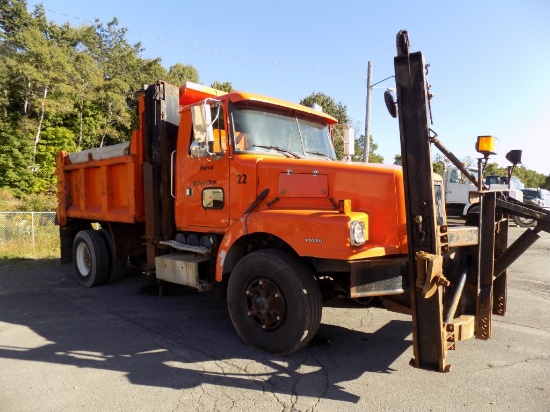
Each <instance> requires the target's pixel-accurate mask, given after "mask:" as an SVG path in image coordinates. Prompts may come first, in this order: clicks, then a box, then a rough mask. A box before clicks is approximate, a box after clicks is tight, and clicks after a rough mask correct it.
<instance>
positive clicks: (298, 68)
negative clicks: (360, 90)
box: [46, 9, 364, 80]
mask: <svg viewBox="0 0 550 412" xmlns="http://www.w3.org/2000/svg"><path fill="white" fill-rule="evenodd" d="M46 11H47V12H50V13H54V14H59V15H61V16H65V17H68V18H70V19H76V20H80V21H83V22H85V23H90V24H94V23H95V22H92V21H90V20H87V19H83V18H80V17H76V16H71V15H68V14H66V13H62V12H58V11H55V10H52V9H46ZM126 31H127V32H128V33H132V34H134V35H136V36H140V37H145V38H148V39H151V40H155V41H159V42H163V43H167V44H173V45H176V46H181V47H186V48H189V49H193V50H197V51H201V52H205V53H211V54H216V55H219V56H225V57H231V58H234V59H240V60H245V61H250V62H254V63H261V64H268V65H272V66H277V67H283V68H285V69H293V70H300V71H307V72H313V73H320V74H327V75H331V76H342V77H353V78H358V79H363V80H364V77H363V76H360V75H355V74H349V73H337V72H330V71H326V70H319V69H313V68H306V67H301V66H294V65H290V64H285V63H278V62H273V61H269V60H263V59H257V58H254V57H247V56H241V55H238V54H233V53H227V52H223V51H220V50H214V49H208V48H205V47H200V46H196V45H193V44H188V43H182V42H178V41H173V40H168V39H163V38H161V37H155V36H150V35H148V34H143V33H138V32H135V31H133V30H129V29H127V28H126Z"/></svg>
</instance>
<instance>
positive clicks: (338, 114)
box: [300, 92, 350, 124]
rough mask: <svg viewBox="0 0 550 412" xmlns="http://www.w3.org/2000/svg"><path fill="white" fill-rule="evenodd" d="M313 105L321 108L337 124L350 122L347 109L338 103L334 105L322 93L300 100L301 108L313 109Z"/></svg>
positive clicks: (328, 97) (332, 100)
mask: <svg viewBox="0 0 550 412" xmlns="http://www.w3.org/2000/svg"><path fill="white" fill-rule="evenodd" d="M315 103H317V104H318V105H319V106H321V107H322V108H323V112H325V113H327V114H328V115H330V116H332V117H334V118H335V119H336V120H338V123H341V124H344V123H348V122H349V121H350V118H349V116H348V113H347V107H346V106H345V105H343V104H342V103H340V102H338V103H336V102H335V101H334V99H333V98H332V97H330V96H327V95H326V94H324V93H320V92H317V93H312V94H310V95H309V96H307V97H305V98H303V99H302V100H300V104H301V105H302V106H307V107H313V105H314V104H315Z"/></svg>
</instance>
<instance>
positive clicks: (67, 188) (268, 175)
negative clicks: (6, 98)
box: [57, 83, 407, 281]
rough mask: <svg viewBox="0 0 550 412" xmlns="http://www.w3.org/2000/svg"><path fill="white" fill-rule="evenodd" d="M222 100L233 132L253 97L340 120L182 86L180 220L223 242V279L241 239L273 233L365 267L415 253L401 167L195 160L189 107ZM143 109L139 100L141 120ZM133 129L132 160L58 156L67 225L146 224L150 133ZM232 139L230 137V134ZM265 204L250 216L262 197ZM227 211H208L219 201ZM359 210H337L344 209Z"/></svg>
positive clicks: (245, 156) (247, 158)
mask: <svg viewBox="0 0 550 412" xmlns="http://www.w3.org/2000/svg"><path fill="white" fill-rule="evenodd" d="M208 97H210V98H216V99H217V100H219V101H221V103H222V107H223V115H224V117H225V118H224V119H223V120H224V124H225V125H226V126H227V125H230V119H229V118H228V112H229V110H228V102H236V101H239V100H251V101H255V102H256V104H275V105H278V106H280V107H283V108H287V109H290V110H298V111H300V112H302V113H307V114H309V115H315V116H317V117H320V118H323V119H324V121H326V122H327V123H329V124H332V123H335V122H336V120H335V119H334V118H332V117H331V116H329V115H327V114H324V113H322V112H318V111H315V110H313V109H309V108H305V107H303V106H300V105H296V104H293V103H289V102H283V101H281V100H277V99H271V98H268V97H265V96H261V95H256V94H251V93H242V92H234V93H223V92H217V91H215V90H214V89H211V88H208V87H204V86H199V85H194V84H192V83H187V84H186V85H185V86H183V87H181V88H180V122H179V129H178V139H177V152H176V154H175V162H174V170H173V176H174V193H175V200H174V220H175V225H176V228H177V230H178V231H190V232H195V233H197V232H198V233H217V234H220V235H223V240H222V242H221V244H220V247H219V251H218V258H217V264H216V280H218V281H219V280H221V277H222V268H223V260H224V257H225V256H226V255H227V253H229V250H230V249H231V247H232V246H233V245H234V243H235V242H236V241H237V240H238V239H239V238H241V237H242V236H246V235H250V234H253V233H268V234H271V235H273V236H276V237H278V238H280V239H281V240H283V241H284V242H286V243H287V244H288V245H289V246H291V247H292V248H293V249H294V250H295V251H296V252H297V253H298V254H299V255H301V256H310V257H318V258H326V259H339V260H346V261H351V260H359V259H367V258H372V257H381V256H388V255H394V256H395V255H402V254H406V253H407V236H406V216H405V208H404V205H405V199H404V190H403V173H402V170H401V168H400V167H397V166H395V167H394V166H387V165H376V164H363V163H345V162H333V161H326V160H324V159H294V158H287V157H283V156H269V155H268V154H267V153H262V152H258V153H242V152H240V153H239V152H235V150H234V143H233V142H231V141H228V140H227V134H225V135H224V136H225V139H223V141H222V145H226V148H227V152H226V153H225V155H224V156H221V157H220V158H217V159H214V158H212V157H203V158H193V157H191V156H190V152H189V147H190V143H191V136H192V118H191V113H190V108H189V105H192V104H197V103H199V102H200V101H202V100H203V99H205V98H208ZM143 110H144V102H143V99H141V100H140V113H141V116H140V119H142V122H143V119H144V117H145V116H144V115H143ZM143 129H144V127H143V125H142V127H141V129H140V130H137V131H135V132H134V134H133V136H132V140H131V144H130V153H129V154H128V155H124V156H118V157H114V158H110V159H104V160H90V161H87V162H83V163H75V164H71V163H70V160H69V158H68V156H67V154H66V153H60V154H59V155H58V157H57V162H58V163H57V165H58V168H57V173H58V193H59V210H58V215H59V221H60V224H61V225H64V224H65V223H66V221H67V219H68V218H82V219H89V220H97V221H113V222H127V223H132V222H141V221H143V220H144V206H143V161H144V147H143V145H144V136H143V132H142V130H143ZM229 137H230V138H231V137H232V136H231V135H230V136H229ZM266 190H268V194H267V196H266V197H265V199H264V200H263V201H262V202H260V203H259V204H258V205H257V207H255V208H254V209H253V210H252V211H250V212H249V213H248V214H245V211H246V210H247V209H248V208H249V207H250V206H251V205H252V204H253V203H254V202H255V200H256V199H257V198H258V196H259V194H260V193H262V192H264V191H266ZM214 193H215V196H216V201H217V202H218V204H221V205H222V207H219V208H208V207H205V200H204V199H210V198H213V196H214V195H213V194H214ZM344 200H347V201H349V203H351V207H347V208H345V213H339V208H338V205H339V202H340V201H344ZM352 221H362V222H364V224H365V227H366V231H367V240H366V242H365V243H364V244H363V245H361V246H351V245H350V243H349V238H350V232H349V230H350V223H351V222H352Z"/></svg>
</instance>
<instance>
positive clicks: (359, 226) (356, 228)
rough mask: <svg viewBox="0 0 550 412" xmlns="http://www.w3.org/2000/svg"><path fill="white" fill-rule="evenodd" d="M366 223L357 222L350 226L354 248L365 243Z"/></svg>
mask: <svg viewBox="0 0 550 412" xmlns="http://www.w3.org/2000/svg"><path fill="white" fill-rule="evenodd" d="M365 232H366V230H365V222H363V221H356V222H351V224H350V225H349V240H350V243H351V245H352V246H359V245H362V244H363V243H365V237H366V233H365Z"/></svg>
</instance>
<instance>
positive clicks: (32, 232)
mask: <svg viewBox="0 0 550 412" xmlns="http://www.w3.org/2000/svg"><path fill="white" fill-rule="evenodd" d="M31 236H32V253H34V212H31Z"/></svg>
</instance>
